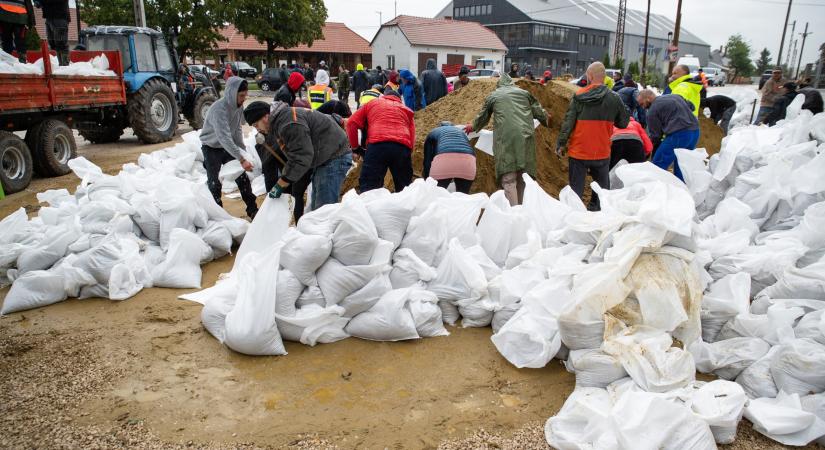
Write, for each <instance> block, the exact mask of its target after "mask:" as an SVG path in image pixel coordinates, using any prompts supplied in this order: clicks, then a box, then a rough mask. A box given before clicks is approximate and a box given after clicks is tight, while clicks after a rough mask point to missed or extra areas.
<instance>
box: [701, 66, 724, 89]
mask: <svg viewBox="0 0 825 450" xmlns="http://www.w3.org/2000/svg"><path fill="white" fill-rule="evenodd" d="M702 72H705V76H706V77H708V83H709V84H710V85H711V86H724V85H725V81H726V80H727V74H726V73H725V72H724V71H723V70H721V69H717V68H716V67H702Z"/></svg>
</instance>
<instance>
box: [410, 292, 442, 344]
mask: <svg viewBox="0 0 825 450" xmlns="http://www.w3.org/2000/svg"><path fill="white" fill-rule="evenodd" d="M407 308H409V311H410V314H411V315H412V318H413V321H414V322H415V330H416V332H418V335H419V336H420V337H423V338H425V337H436V336H447V335H449V334H450V333H449V332H447V329H446V328H444V322H443V321H442V319H441V308H439V307H438V297H436V295H435V294H433V293H432V292H429V291H424V290H421V289H412V290H411V291H410V299H409V302H408V303H407Z"/></svg>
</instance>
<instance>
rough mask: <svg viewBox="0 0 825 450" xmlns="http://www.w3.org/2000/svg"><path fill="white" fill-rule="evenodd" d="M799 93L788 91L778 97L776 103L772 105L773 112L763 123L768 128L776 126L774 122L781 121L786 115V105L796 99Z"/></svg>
mask: <svg viewBox="0 0 825 450" xmlns="http://www.w3.org/2000/svg"><path fill="white" fill-rule="evenodd" d="M797 94H799V92H796V91H790V92H788V93H786V94H785V95H781V96H779V98H777V99H776V101H775V102H774V103H773V110H772V111H771V113H770V114H768V117H766V118H765V120H764V122H765V123H766V124H768V125H769V126H774V125H776V122H779V121H780V120H783V119H784V118H785V116H786V115H787V113H788V105H790V104H791V102H792V101H793V100H794V99H795V98H796V96H797Z"/></svg>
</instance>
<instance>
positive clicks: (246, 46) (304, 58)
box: [215, 22, 372, 73]
mask: <svg viewBox="0 0 825 450" xmlns="http://www.w3.org/2000/svg"><path fill="white" fill-rule="evenodd" d="M323 33H324V37H323V38H321V39H316V40H315V41H313V42H312V45H303V44H302V45H299V46H297V47H292V48H279V49H276V50H275V54H276V59H277V60H278V61H279V63H281V64H287V65H290V64H301V65H303V64H304V63H305V62H308V63H309V64H310V65H311V66H312V67H318V63H319V62H321V61H325V62H326V63H327V66H328V67H330V68H331V69H333V73H337V72H338V66H339V65H341V64H343V65H344V66H345V67H347V68H348V69H349V70H353V69H354V68H355V65H356V64H364V66H365V67H370V66H371V65H372V50H371V49H370V43H369V42H368V41H367V40H366V39H364V38H362V37H361V36H360V35H358V34H357V33H356V32H354V31H352V30H351V29H349V28H348V27H347V26H346V25H344V24H343V23H339V22H327V23H326V24H325V25H324V28H323ZM221 34H222V35H223V36H224V37H225V38H226V40H225V41H219V42H218V43H217V48H216V49H215V52H216V53H217V55H218V58H219V59H220V62H221V63H225V62H229V61H249V60H251V59H253V58H263V57H266V44H265V43H260V42H258V41H257V40H256V39H255V38H254V37H252V36H244V35H243V33H241V32H240V31H238V29H237V28H235V26H234V25H228V26H227V27H225V28H223V30H222V31H221ZM259 69H260V68H259Z"/></svg>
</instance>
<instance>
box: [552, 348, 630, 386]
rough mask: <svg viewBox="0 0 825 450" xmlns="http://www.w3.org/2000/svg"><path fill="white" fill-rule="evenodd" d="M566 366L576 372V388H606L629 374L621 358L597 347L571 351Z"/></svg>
mask: <svg viewBox="0 0 825 450" xmlns="http://www.w3.org/2000/svg"><path fill="white" fill-rule="evenodd" d="M564 366H565V367H566V368H567V371H568V372H570V373H574V374H576V388H579V387H595V388H606V387H607V385H609V384H610V383H612V382H614V381H616V380H619V379H622V378H624V377H626V376H627V371H626V370H624V367H622V363H621V362H619V360H617V359H616V358H614V357H612V356H610V355H608V354H606V353H604V352H603V351H601V350H600V349H597V348H594V349H589V350H573V351H571V352H570V354H569V355H568V357H567V361H565V363H564Z"/></svg>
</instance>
